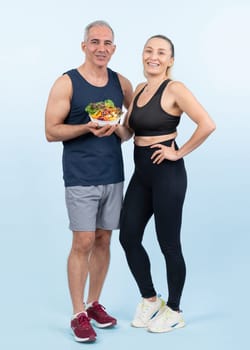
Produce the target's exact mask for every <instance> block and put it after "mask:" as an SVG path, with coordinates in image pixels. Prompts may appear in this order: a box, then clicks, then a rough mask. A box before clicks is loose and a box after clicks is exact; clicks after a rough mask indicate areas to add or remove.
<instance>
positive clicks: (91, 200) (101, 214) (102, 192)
mask: <svg viewBox="0 0 250 350" xmlns="http://www.w3.org/2000/svg"><path fill="white" fill-rule="evenodd" d="M65 200H66V206H67V210H68V216H69V228H70V230H72V231H95V230H96V229H97V228H100V229H104V230H115V229H118V228H119V221H120V212H121V206H122V200H123V182H119V183H116V184H109V185H98V186H72V187H66V188H65Z"/></svg>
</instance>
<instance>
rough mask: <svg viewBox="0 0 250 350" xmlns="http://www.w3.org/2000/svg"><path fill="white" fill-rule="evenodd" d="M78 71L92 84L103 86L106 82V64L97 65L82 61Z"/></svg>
mask: <svg viewBox="0 0 250 350" xmlns="http://www.w3.org/2000/svg"><path fill="white" fill-rule="evenodd" d="M78 71H79V72H80V74H81V75H82V76H83V77H84V78H85V79H86V80H87V81H88V82H89V83H90V84H92V85H95V86H105V85H106V84H107V82H108V70H107V67H106V66H103V67H97V66H93V65H90V64H87V63H83V64H82V65H81V66H80V67H79V68H78Z"/></svg>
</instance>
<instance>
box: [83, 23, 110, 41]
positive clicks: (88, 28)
mask: <svg viewBox="0 0 250 350" xmlns="http://www.w3.org/2000/svg"><path fill="white" fill-rule="evenodd" d="M98 26H99V27H107V28H109V29H110V30H111V32H112V37H113V41H114V38H115V34H114V31H113V29H112V28H111V26H110V25H109V24H108V22H106V21H101V20H98V21H94V22H91V23H89V24H88V25H87V26H86V28H85V30H84V37H83V40H84V41H87V40H88V35H89V31H90V29H91V28H93V27H98Z"/></svg>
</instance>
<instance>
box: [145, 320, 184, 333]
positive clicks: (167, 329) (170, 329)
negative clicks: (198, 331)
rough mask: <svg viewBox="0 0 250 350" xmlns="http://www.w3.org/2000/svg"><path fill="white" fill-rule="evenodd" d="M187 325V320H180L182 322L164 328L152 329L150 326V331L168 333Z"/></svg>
mask: <svg viewBox="0 0 250 350" xmlns="http://www.w3.org/2000/svg"><path fill="white" fill-rule="evenodd" d="M183 327H185V322H180V323H177V325H175V326H174V327H169V328H164V329H160V330H159V329H154V328H153V329H150V328H148V329H147V330H148V332H150V333H167V332H171V331H173V330H175V329H178V328H183Z"/></svg>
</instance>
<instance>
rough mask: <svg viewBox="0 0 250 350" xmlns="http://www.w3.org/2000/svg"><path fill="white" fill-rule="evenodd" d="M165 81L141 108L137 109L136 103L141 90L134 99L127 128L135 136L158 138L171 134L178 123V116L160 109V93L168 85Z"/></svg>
mask: <svg viewBox="0 0 250 350" xmlns="http://www.w3.org/2000/svg"><path fill="white" fill-rule="evenodd" d="M169 81H170V80H169V79H168V80H165V81H164V82H163V83H162V84H161V85H160V86H159V88H158V90H157V91H156V92H155V94H154V95H153V96H152V98H151V99H150V100H149V101H148V102H147V103H146V104H145V105H144V106H142V107H138V105H137V101H138V98H139V96H140V95H141V93H142V92H143V90H144V89H145V86H144V87H143V89H142V90H141V91H140V92H139V93H138V94H137V96H136V97H135V99H134V103H133V108H132V111H131V114H130V117H129V127H130V128H131V129H133V130H134V132H135V136H158V135H167V134H172V133H173V132H175V131H176V127H177V125H178V124H179V122H180V116H174V115H171V114H169V113H166V112H165V111H164V110H163V109H162V107H161V96H162V92H163V90H164V89H165V87H166V86H167V84H168V83H169Z"/></svg>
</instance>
